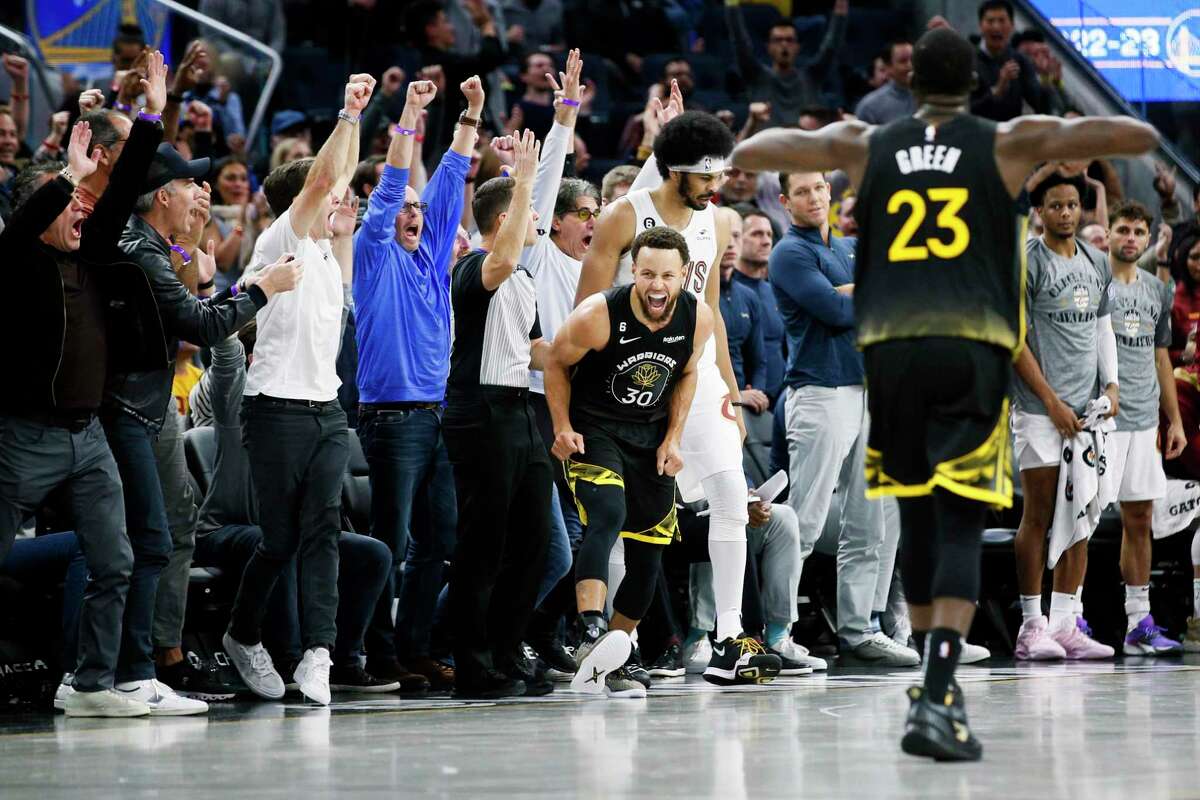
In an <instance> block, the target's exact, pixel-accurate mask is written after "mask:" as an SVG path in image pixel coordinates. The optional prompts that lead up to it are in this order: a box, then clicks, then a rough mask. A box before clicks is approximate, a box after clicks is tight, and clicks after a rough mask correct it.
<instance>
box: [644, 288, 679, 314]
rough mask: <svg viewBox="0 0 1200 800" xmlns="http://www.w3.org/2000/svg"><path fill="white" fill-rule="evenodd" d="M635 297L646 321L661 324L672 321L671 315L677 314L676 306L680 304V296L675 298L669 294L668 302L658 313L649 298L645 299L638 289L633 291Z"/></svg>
mask: <svg viewBox="0 0 1200 800" xmlns="http://www.w3.org/2000/svg"><path fill="white" fill-rule="evenodd" d="M633 296H634V297H636V298H637V301H638V306H639V307H640V308H641V310H642V314H644V315H645V317H646V319H648V320H652V321H654V322H661V321H662V320H668V319H670V318H671V315H672V314H674V313H675V304H676V303H677V302H679V295H678V294H676V295H674V296H671V295H669V294H668V295H667V302H666V303H664V304H663V306H662V310H661V311H656V310H655V309H654V308H652V307H651V305H650V301H649V298H647V297H644V296H643V295H642V292H641V291H639V290H638V289H637V288H636V287H635V288H634V290H633Z"/></svg>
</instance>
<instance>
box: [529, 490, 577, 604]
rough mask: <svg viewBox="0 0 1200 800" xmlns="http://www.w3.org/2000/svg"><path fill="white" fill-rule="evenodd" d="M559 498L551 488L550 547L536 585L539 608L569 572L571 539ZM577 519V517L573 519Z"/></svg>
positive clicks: (556, 491) (556, 492)
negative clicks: (543, 569) (540, 577)
mask: <svg viewBox="0 0 1200 800" xmlns="http://www.w3.org/2000/svg"><path fill="white" fill-rule="evenodd" d="M560 501H561V496H560V495H559V493H558V487H557V486H551V497H550V547H549V549H548V550H547V551H546V569H545V571H544V572H543V573H542V582H541V583H540V584H538V593H537V602H536V603H535V604H534V606H535V607H537V606H540V605H541V604H542V601H543V600H545V599H546V595H548V594H550V590H551V589H553V588H554V586H555V584H557V583H558V582H559V581H560V580H562V579H563V577H564V576H565V575H566V574H567V573H568V572H570V571H571V560H572V557H571V537H570V535H569V533H568V530H567V524H566V522H565V521H564V520H563V511H562V508H561V505H562V503H561V502H560ZM575 519H576V520H578V519H579V517H578V515H577V516H576V517H575Z"/></svg>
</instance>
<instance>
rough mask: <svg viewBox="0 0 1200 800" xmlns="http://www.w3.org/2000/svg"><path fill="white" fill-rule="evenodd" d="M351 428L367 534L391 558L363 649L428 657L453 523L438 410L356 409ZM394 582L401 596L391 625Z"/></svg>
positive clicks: (451, 482)
mask: <svg viewBox="0 0 1200 800" xmlns="http://www.w3.org/2000/svg"><path fill="white" fill-rule="evenodd" d="M358 435H359V437H360V438H361V439H362V445H363V453H364V454H365V455H366V457H367V464H368V465H369V466H370V469H371V535H372V536H374V537H375V538H376V539H379V540H380V541H382V542H384V543H385V544H386V545H387V546H388V547H389V548H391V551H392V563H393V565H394V568H393V570H392V573H391V575H390V578H389V581H388V586H387V588H386V589H385V591H384V593H383V595H382V596H381V597H380V602H379V607H378V608H377V610H376V615H375V619H374V621H373V622H372V624H371V637H370V641H369V649H370V650H371V655H372V656H374V657H383V658H387V657H389V656H392V655H399V656H400V658H402V659H406V658H414V657H421V656H428V655H429V632H430V628H431V626H432V624H433V612H434V608H435V606H436V604H437V597H438V592H440V591H441V589H442V581H443V577H444V572H445V563H446V560H447V559H449V558H450V555H451V554H452V553H453V551H454V532H455V528H456V527H457V525H458V507H457V506H456V505H455V500H454V472H453V470H452V469H451V468H450V460H449V457H448V456H447V454H446V445H445V443H444V442H443V441H442V422H441V415H440V414H439V412H437V411H435V410H434V409H426V408H417V409H411V410H404V411H376V410H371V409H363V410H361V411H360V412H359V424H358ZM402 564H403V567H401V565H402ZM401 569H403V574H402V575H398V574H397V573H398V572H399V571H400V570H401ZM397 581H398V582H399V586H400V603H399V608H398V609H397V611H396V623H395V626H394V627H393V625H392V598H393V597H394V596H395V593H396V592H395V586H396V582H397ZM393 648H394V649H393Z"/></svg>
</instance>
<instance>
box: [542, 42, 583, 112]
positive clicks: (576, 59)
mask: <svg viewBox="0 0 1200 800" xmlns="http://www.w3.org/2000/svg"><path fill="white" fill-rule="evenodd" d="M582 75H583V58H582V57H580V55H579V49H578V48H575V49H574V50H572V51H571V52H569V53H568V54H567V69H566V72H560V73H558V80H555V78H554V75H552V74H551V73H549V72H547V73H546V80H548V81H549V82H550V85H551V86H552V87H553V88H554V106H555V108H561V107H562V106H563V105H564V103H563V101H564V100H571V101H572V103H573V105H569V106H567V107H568V108H570V109H571V110H572V111H576V112H578V110H579V107H580V105H581V99H582V97H583V86H582V84H581V83H580V76H582ZM559 81H562V84H561V85H559Z"/></svg>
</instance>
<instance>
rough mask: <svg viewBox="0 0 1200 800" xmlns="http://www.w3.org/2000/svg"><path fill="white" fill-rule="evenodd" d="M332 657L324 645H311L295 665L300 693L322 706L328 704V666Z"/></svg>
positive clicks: (330, 664)
mask: <svg viewBox="0 0 1200 800" xmlns="http://www.w3.org/2000/svg"><path fill="white" fill-rule="evenodd" d="M331 666H333V659H331V658H330V657H329V651H328V650H326V649H325V648H324V647H313V648H310V649H308V650H305V651H304V658H302V659H300V663H299V664H297V665H296V674H295V678H296V684H297V685H298V686H299V687H300V693H301V694H303V695H304V696H305V697H307V698H308V699H309V700H312V701H313V702H314V703H320V704H321V705H323V706H327V705H329V700H330V695H329V668H330V667H331Z"/></svg>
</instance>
